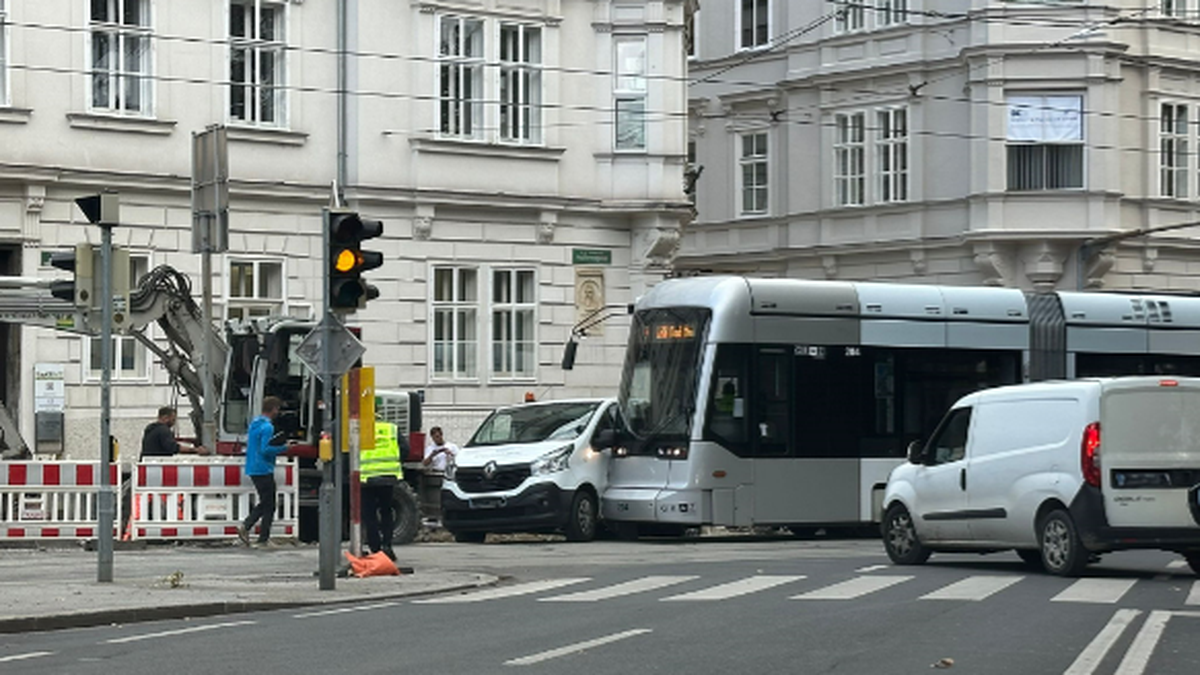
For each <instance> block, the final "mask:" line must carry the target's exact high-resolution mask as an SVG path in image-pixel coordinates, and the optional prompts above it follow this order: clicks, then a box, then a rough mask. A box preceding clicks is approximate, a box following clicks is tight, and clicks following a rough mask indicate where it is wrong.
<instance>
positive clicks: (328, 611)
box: [292, 602, 400, 619]
mask: <svg viewBox="0 0 1200 675" xmlns="http://www.w3.org/2000/svg"><path fill="white" fill-rule="evenodd" d="M398 604H400V603H398V602H377V603H375V604H372V605H355V606H354V607H339V608H337V609H323V610H321V611H319V612H307V613H305V614H293V615H292V618H293V619H311V618H313V617H317V616H331V615H334V614H349V613H350V612H365V611H367V610H371V609H383V608H384V607H395V606H396V605H398Z"/></svg>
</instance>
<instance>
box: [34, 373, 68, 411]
mask: <svg viewBox="0 0 1200 675" xmlns="http://www.w3.org/2000/svg"><path fill="white" fill-rule="evenodd" d="M33 391H34V394H33V395H34V399H33V411H34V412H62V411H63V409H64V408H66V405H67V386H66V379H65V377H64V369H63V365H62V364H61V363H38V364H35V365H34V366H33Z"/></svg>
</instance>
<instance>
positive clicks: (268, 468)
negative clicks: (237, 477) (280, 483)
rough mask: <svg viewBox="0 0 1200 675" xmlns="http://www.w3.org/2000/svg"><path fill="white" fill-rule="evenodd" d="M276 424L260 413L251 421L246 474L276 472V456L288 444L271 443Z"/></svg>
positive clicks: (264, 474)
mask: <svg viewBox="0 0 1200 675" xmlns="http://www.w3.org/2000/svg"><path fill="white" fill-rule="evenodd" d="M274 435H275V425H274V424H272V423H271V418H269V417H267V416H266V415H259V416H258V417H255V418H254V420H253V421H252V422H250V430H249V431H248V432H247V434H246V475H247V476H268V475H270V474H273V473H275V458H276V457H277V456H279V454H280V453H282V452H283V451H285V450H287V445H271V437H272V436H274Z"/></svg>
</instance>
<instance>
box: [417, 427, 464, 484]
mask: <svg viewBox="0 0 1200 675" xmlns="http://www.w3.org/2000/svg"><path fill="white" fill-rule="evenodd" d="M457 454H458V446H457V445H455V444H453V443H447V442H446V439H445V438H443V437H442V428H441V427H434V428H432V429H430V430H429V440H428V441H426V443H425V461H424V464H425V466H427V467H429V468H431V469H433V470H434V471H438V472H441V473H445V472H446V467H447V466H448V465H449V464H453V463H454V456H455V455H457Z"/></svg>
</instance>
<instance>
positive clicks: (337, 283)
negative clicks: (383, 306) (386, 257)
mask: <svg viewBox="0 0 1200 675" xmlns="http://www.w3.org/2000/svg"><path fill="white" fill-rule="evenodd" d="M327 214H328V216H327V218H328V220H327V222H328V228H329V251H328V254H327V255H328V260H329V308H330V309H332V310H335V311H336V310H341V311H351V312H352V311H354V310H356V309H362V308H363V307H366V306H367V301H368V300H373V299H375V298H378V297H379V289H378V288H376V287H375V286H373V285H371V284H368V283H367V282H365V281H364V280H363V278H362V273H363V272H366V271H368V270H373V269H375V268H377V267H381V266H382V265H383V254H382V253H380V252H379V251H364V250H363V248H362V243H363V242H364V241H366V240H368V239H374V238H375V237H378V236H380V235H382V234H383V223H382V222H380V221H378V220H366V219H364V218H361V217H359V215H358V214H357V213H355V212H353V211H328V212H327Z"/></svg>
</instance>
